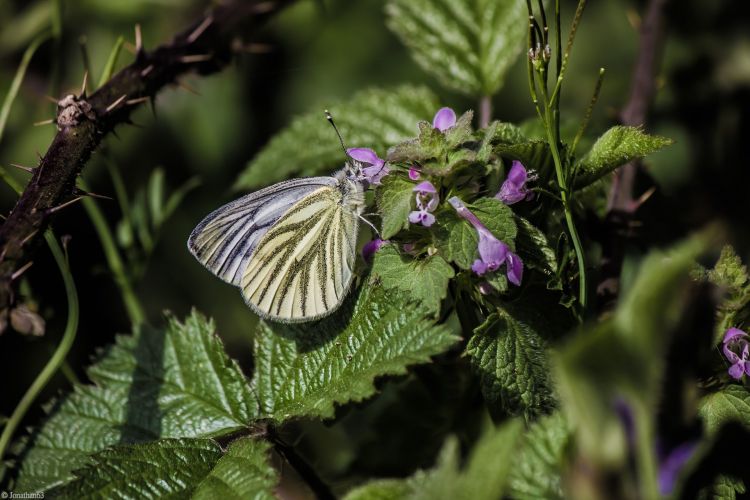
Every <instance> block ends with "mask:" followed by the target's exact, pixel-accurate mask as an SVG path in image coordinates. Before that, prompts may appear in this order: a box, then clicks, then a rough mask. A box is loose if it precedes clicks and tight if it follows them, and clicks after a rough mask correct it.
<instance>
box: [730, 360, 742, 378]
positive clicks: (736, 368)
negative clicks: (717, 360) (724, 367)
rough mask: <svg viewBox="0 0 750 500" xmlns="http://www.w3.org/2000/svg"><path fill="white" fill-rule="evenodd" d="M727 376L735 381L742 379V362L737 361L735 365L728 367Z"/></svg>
mask: <svg viewBox="0 0 750 500" xmlns="http://www.w3.org/2000/svg"><path fill="white" fill-rule="evenodd" d="M728 372H729V376H730V377H732V378H733V379H735V380H739V379H741V378H742V374H743V373H745V369H744V367H743V363H742V361H737V362H736V363H735V364H733V365H732V366H730V367H729V370H728Z"/></svg>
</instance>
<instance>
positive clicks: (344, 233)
mask: <svg viewBox="0 0 750 500" xmlns="http://www.w3.org/2000/svg"><path fill="white" fill-rule="evenodd" d="M341 181H342V182H346V183H348V182H349V181H347V180H343V179H341ZM350 187H351V188H352V189H351V190H346V189H344V190H342V189H340V186H339V185H334V186H325V187H319V188H318V189H316V190H315V191H313V192H311V193H309V194H307V195H306V196H305V197H304V198H302V199H301V200H299V201H298V202H297V203H296V204H294V205H293V206H291V207H290V208H289V210H288V211H287V212H286V213H284V214H283V215H282V216H281V217H280V218H279V219H278V220H277V221H276V222H275V223H274V224H273V226H272V227H271V228H270V229H269V230H268V231H267V232H266V233H265V234H264V235H263V237H262V238H261V239H260V241H259V242H258V244H257V246H256V247H255V250H254V252H253V254H252V258H251V259H250V261H249V263H248V265H247V267H246V268H245V271H244V273H243V275H242V280H241V284H240V286H241V288H242V293H243V296H244V297H245V300H246V301H247V303H248V304H249V305H250V306H251V307H252V308H253V309H254V310H255V311H256V312H257V313H258V314H260V315H261V316H263V317H266V318H271V319H276V320H279V321H286V322H295V321H309V320H311V319H315V318H319V317H321V316H324V315H326V314H329V313H330V312H332V311H333V310H335V309H336V308H337V307H338V306H340V305H341V303H342V302H343V300H344V296H345V295H346V292H347V290H348V288H349V286H350V284H351V282H352V278H353V276H354V261H355V257H356V241H357V227H358V223H359V220H358V216H359V213H360V211H361V203H362V200H361V196H362V195H361V190H360V188H359V187H358V186H357V185H355V184H354V183H351V184H350Z"/></svg>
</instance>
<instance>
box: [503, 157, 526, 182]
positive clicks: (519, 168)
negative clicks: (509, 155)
mask: <svg viewBox="0 0 750 500" xmlns="http://www.w3.org/2000/svg"><path fill="white" fill-rule="evenodd" d="M527 177H528V175H527V173H526V168H525V167H524V166H523V163H521V162H520V161H518V160H513V164H512V165H511V167H510V172H508V178H507V180H509V181H510V182H512V183H513V184H515V185H517V186H520V185H523V184H524V183H525V182H526V179H527Z"/></svg>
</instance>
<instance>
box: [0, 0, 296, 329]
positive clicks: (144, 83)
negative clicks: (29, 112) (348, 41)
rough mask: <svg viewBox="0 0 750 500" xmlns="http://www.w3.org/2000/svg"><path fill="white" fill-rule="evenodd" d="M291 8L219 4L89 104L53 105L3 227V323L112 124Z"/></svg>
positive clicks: (209, 68)
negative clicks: (50, 129) (50, 126)
mask: <svg viewBox="0 0 750 500" xmlns="http://www.w3.org/2000/svg"><path fill="white" fill-rule="evenodd" d="M292 1H293V0H271V1H241V0H236V1H230V2H225V3H222V4H220V5H217V6H216V7H214V8H212V9H211V10H210V11H209V12H208V13H207V14H206V15H205V16H204V17H203V18H201V19H199V20H198V21H196V22H195V23H194V24H193V25H192V26H190V27H188V28H187V29H186V30H185V31H183V32H182V33H180V34H178V35H176V36H175V37H174V38H173V39H172V41H171V42H169V43H166V44H164V45H161V46H159V47H157V48H156V49H154V50H153V51H150V52H149V51H146V50H144V49H143V47H142V44H141V43H140V40H137V41H136V48H137V50H136V57H135V61H134V62H133V63H132V64H130V65H129V66H127V67H125V68H124V69H122V70H121V71H120V72H119V73H117V74H115V75H114V76H113V77H112V78H111V79H110V80H109V81H108V82H106V83H105V84H104V85H102V86H101V87H100V88H99V89H98V90H97V91H96V92H94V93H93V94H92V95H91V96H90V97H89V96H86V93H85V91H83V92H82V93H81V95H78V96H75V95H68V96H65V97H64V98H63V99H61V100H60V101H59V102H58V108H57V117H56V119H55V122H56V124H57V129H58V132H57V134H56V135H55V138H54V139H53V141H52V144H51V145H50V147H49V149H48V150H47V152H46V154H45V155H44V156H43V157H42V159H41V161H40V163H39V165H38V167H36V168H34V169H33V174H32V177H31V180H30V181H29V183H28V185H27V186H26V189H25V190H24V192H23V193H22V194H21V197H20V198H19V200H18V202H17V203H16V206H15V207H14V208H13V210H12V211H11V213H10V215H8V218H7V219H6V220H5V222H4V223H3V224H2V226H0V316H2V317H7V314H8V313H9V310H10V308H11V307H13V305H14V303H15V296H14V291H13V286H14V283H13V282H14V279H13V277H14V275H16V274H17V272H18V270H19V269H23V268H24V266H27V265H28V264H29V262H31V260H32V257H33V253H34V251H35V250H36V248H37V247H38V244H39V242H40V241H41V240H42V236H43V234H44V230H45V229H46V228H47V226H48V225H49V223H50V221H51V219H52V218H53V215H54V214H55V213H57V212H59V208H60V207H61V206H63V205H64V204H65V203H67V202H68V201H70V200H71V199H73V198H74V197H75V196H76V193H77V191H76V178H77V177H78V175H79V174H80V173H81V170H82V169H83V167H84V165H85V164H86V162H87V161H88V160H89V158H90V157H91V153H92V152H93V151H94V150H95V149H96V147H97V146H98V145H99V144H100V143H101V141H102V139H103V138H104V137H105V136H106V135H107V134H108V133H110V132H112V131H113V129H114V128H115V127H116V126H117V125H119V124H121V123H129V117H130V113H131V112H132V111H133V110H134V109H136V108H137V107H138V106H140V105H142V104H143V102H144V101H147V100H149V99H153V98H154V96H155V95H156V94H157V93H158V92H159V91H160V90H161V89H163V88H164V87H165V86H167V85H169V84H174V83H179V82H178V81H177V80H178V78H179V77H180V76H182V75H184V74H186V73H197V74H200V75H208V74H211V73H215V72H218V71H220V70H221V69H222V68H224V67H225V66H226V65H227V64H228V63H229V62H230V61H231V59H232V57H233V56H234V54H235V53H236V52H241V51H242V48H241V47H242V46H243V43H242V42H244V40H240V35H241V34H243V35H244V34H250V35H251V36H252V35H254V34H255V33H256V32H257V28H258V27H259V26H260V25H261V24H262V23H263V22H264V21H265V20H267V19H268V18H269V17H270V16H271V15H273V14H274V13H275V12H277V11H278V10H280V9H281V8H283V7H285V6H286V5H288V4H290V3H291V2H292ZM138 38H140V37H138ZM238 47H239V49H238ZM2 323H3V322H2V321H0V324H2ZM0 333H2V332H1V331H0Z"/></svg>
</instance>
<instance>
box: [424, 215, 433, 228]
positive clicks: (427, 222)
mask: <svg viewBox="0 0 750 500" xmlns="http://www.w3.org/2000/svg"><path fill="white" fill-rule="evenodd" d="M434 223H435V216H434V215H432V214H431V213H429V212H425V213H424V215H423V216H422V225H423V226H424V227H430V226H431V225H433V224H434Z"/></svg>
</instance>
